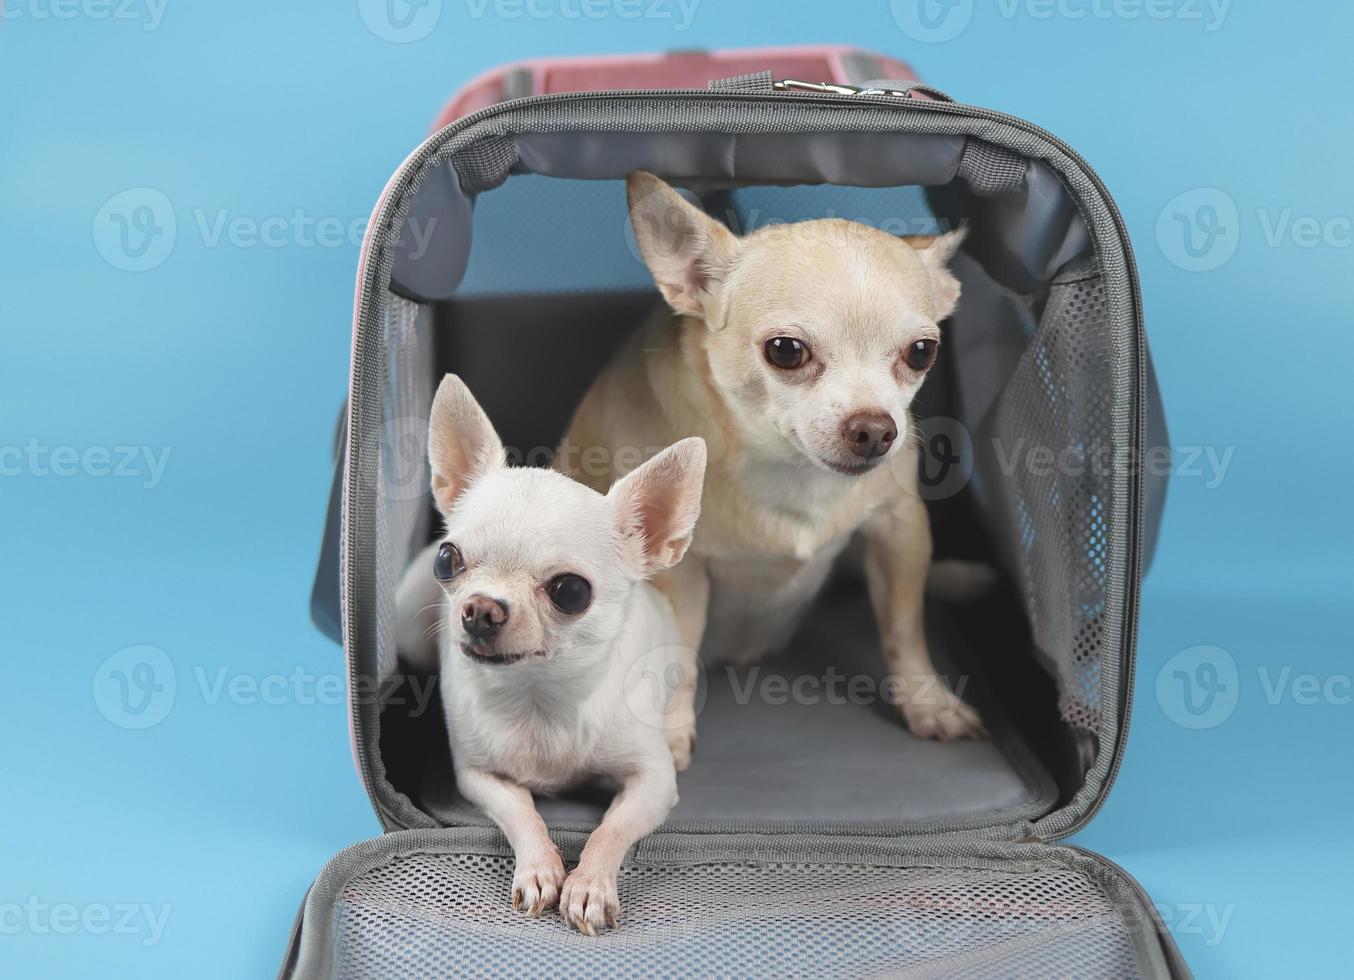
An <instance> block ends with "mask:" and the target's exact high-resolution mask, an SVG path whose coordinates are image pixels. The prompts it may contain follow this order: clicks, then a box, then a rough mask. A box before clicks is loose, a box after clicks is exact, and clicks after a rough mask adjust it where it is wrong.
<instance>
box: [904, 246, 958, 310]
mask: <svg viewBox="0 0 1354 980" xmlns="http://www.w3.org/2000/svg"><path fill="white" fill-rule="evenodd" d="M967 234H968V228H966V227H965V228H956V229H955V230H954V231H947V232H946V233H945V234H943V235H904V236H903V241H905V242H907V243H908V244H909V245H911V246H912V250H913V251H915V252H916V253H917V254H918V255H919V256H921V260H922V262H923V263H924V264H925V266H926V271H927V272H928V273H930V275H931V295H932V296H934V297H935V301H936V310H935V318H936V320H937V322H939V321H940V320H943V319H945V318H946V317H947V316H949V315H950V314H951V313H953V312H954V308H955V307H956V306H958V305H959V289H960V287H959V280H958V279H956V278H955V275H954V273H953V272H951V271H950V259H952V258H954V255H955V253H956V252H958V251H959V246H960V245H961V244H963V241H964V236H966V235H967Z"/></svg>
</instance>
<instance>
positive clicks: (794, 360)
mask: <svg viewBox="0 0 1354 980" xmlns="http://www.w3.org/2000/svg"><path fill="white" fill-rule="evenodd" d="M762 353H763V354H765V355H766V360H767V363H769V364H770V365H771V366H772V367H778V368H780V369H781V370H782V371H793V370H794V369H795V368H801V367H803V366H804V365H805V364H807V363H809V348H808V347H807V346H806V345H805V344H804V343H803V342H802V341H799V340H795V338H793V337H772V338H771V339H770V340H768V341H767V342H766V344H765V345H764V346H763V347H762Z"/></svg>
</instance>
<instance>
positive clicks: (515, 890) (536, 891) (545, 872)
mask: <svg viewBox="0 0 1354 980" xmlns="http://www.w3.org/2000/svg"><path fill="white" fill-rule="evenodd" d="M563 883H564V862H563V861H562V860H561V859H560V856H559V852H557V851H553V850H552V851H549V852H547V853H545V854H542V855H541V856H539V857H528V858H522V857H519V858H518V859H517V867H516V868H515V869H514V870H513V876H512V907H513V908H514V909H516V910H517V911H519V912H524V913H525V914H527V915H529V916H530V917H531V918H533V919H537V918H540V915H541V913H542V912H545V911H546V910H548V909H553V908H554V907H555V906H556V905H558V904H559V893H560V887H561V886H562V885H563Z"/></svg>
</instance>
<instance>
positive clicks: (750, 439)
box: [560, 172, 985, 769]
mask: <svg viewBox="0 0 1354 980" xmlns="http://www.w3.org/2000/svg"><path fill="white" fill-rule="evenodd" d="M628 190H629V199H630V216H631V220H632V223H633V225H634V229H635V237H636V240H637V242H638V245H639V249H640V252H641V253H642V255H643V257H644V260H645V262H646V263H647V264H648V266H649V269H650V271H651V272H652V273H653V277H654V281H655V283H656V284H657V286H658V289H659V291H660V292H661V293H662V294H663V298H664V299H665V300H666V301H667V304H668V306H669V307H670V310H668V309H665V310H662V311H660V312H658V313H657V314H656V315H655V316H654V318H653V319H652V320H651V321H650V322H649V323H648V324H646V325H645V326H644V327H642V328H641V329H640V330H639V331H638V332H637V333H636V335H635V336H634V337H633V338H632V339H631V340H630V342H629V343H627V344H626V346H625V347H624V348H623V349H622V350H620V351H619V352H618V353H617V355H616V357H615V358H614V359H613V360H612V362H611V364H610V365H609V366H608V367H607V368H606V369H605V370H604V371H603V372H602V374H601V376H600V377H599V378H598V379H597V381H596V382H595V383H594V384H593V386H592V388H591V390H590V391H589V392H588V394H587V396H586V397H585V398H584V400H583V403H582V405H581V406H580V407H579V409H578V412H577V414H576V415H575V416H574V419H573V422H572V424H571V426H570V428H569V432H568V434H567V436H566V437H565V443H564V446H563V447H562V451H561V453H560V460H561V462H560V466H561V468H562V469H563V470H564V471H565V472H567V473H569V474H570V475H571V476H574V477H575V478H577V479H579V480H582V481H584V482H587V483H589V484H592V485H595V486H606V485H607V483H609V482H610V481H611V480H612V479H614V478H615V477H616V476H617V475H619V473H620V472H621V471H622V470H623V469H624V467H622V466H619V465H617V463H618V461H619V460H620V459H621V456H622V454H623V453H627V452H631V451H633V450H635V449H640V450H648V447H654V446H663V445H667V444H669V443H671V442H673V441H674V440H675V439H678V438H682V437H684V436H703V437H704V438H705V439H706V440H707V442H709V444H710V480H709V486H708V489H707V492H706V495H705V508H704V514H703V516H702V518H701V523H700V527H699V528H698V530H697V533H696V540H695V544H694V545H693V547H692V548H691V554H690V555H689V556H688V557H687V559H686V560H685V561H684V562H683V563H682V564H681V565H680V566H679V567H678V568H676V569H674V570H673V571H672V572H670V573H666V574H665V575H664V576H662V577H661V578H660V579H659V580H658V582H657V584H658V585H659V587H660V588H662V589H663V590H664V591H665V592H666V593H667V594H668V595H670V596H671V597H672V601H673V605H674V607H675V608H676V610H677V614H678V619H679V622H680V623H681V625H682V629H683V635H684V638H685V643H686V645H687V646H688V647H690V648H692V649H700V651H701V654H702V656H703V657H704V658H705V660H706V662H707V663H711V662H717V661H721V660H723V661H729V660H733V661H741V662H744V663H746V662H749V661H751V660H755V659H757V658H759V657H761V656H762V655H763V654H765V653H768V652H771V651H773V650H775V649H777V648H778V647H780V646H782V645H783V644H784V643H785V642H786V641H787V640H788V639H789V638H790V637H791V635H792V634H793V633H794V631H795V629H796V628H797V627H798V625H799V623H800V620H801V619H802V617H803V615H804V613H805V611H806V610H807V609H808V608H809V606H810V605H811V603H812V602H813V599H814V598H815V596H816V595H817V593H818V592H819V590H820V589H821V587H822V585H823V583H824V581H825V580H826V578H827V576H828V573H829V571H830V570H831V568H832V566H833V563H834V561H835V560H836V559H837V557H838V556H839V555H840V554H841V553H842V551H843V549H844V548H845V547H846V545H847V543H848V541H849V540H850V538H851V537H852V536H853V535H855V534H856V533H857V532H859V533H860V534H861V536H862V537H863V538H864V544H865V570H866V576H867V579H868V582H869V591H870V597H871V599H872V600H873V603H874V609H875V614H876V618H877V619H878V622H879V626H880V629H881V633H882V636H881V640H882V646H883V654H884V659H885V661H886V663H887V665H888V667H889V669H890V671H891V672H892V673H893V674H894V675H896V676H897V677H898V678H900V680H901V682H902V683H901V691H900V693H901V704H900V707H901V710H902V713H903V715H904V716H905V717H906V719H907V722H908V724H909V725H910V727H911V729H912V731H913V733H915V734H916V735H919V736H921V737H924V738H939V739H952V738H977V737H981V736H983V735H984V734H985V728H984V726H983V723H982V721H981V719H980V718H979V716H978V713H977V712H976V711H975V710H974V709H973V708H972V707H971V706H970V705H967V704H965V703H964V702H963V701H961V700H960V699H959V698H958V697H956V696H955V695H954V693H953V692H951V691H950V689H949V688H948V687H947V686H946V684H945V682H944V680H943V679H942V678H940V677H938V676H937V673H936V669H935V667H934V666H933V664H932V662H931V656H930V654H929V652H928V651H927V646H926V635H925V632H924V630H923V625H922V624H923V619H922V598H923V593H924V588H925V584H926V579H927V571H928V566H929V565H930V561H931V531H930V525H929V523H928V518H927V512H926V505H925V503H924V502H923V501H922V500H921V498H920V497H919V496H918V494H917V447H916V441H915V439H914V438H913V433H912V426H911V418H910V413H909V409H910V406H911V404H912V399H913V398H914V396H915V395H916V394H917V391H918V389H920V388H921V385H922V382H923V381H924V380H925V379H926V375H927V372H928V371H929V370H930V368H931V365H932V363H933V362H934V361H935V357H936V353H937V351H938V349H939V347H940V339H941V331H940V325H939V324H940V321H941V320H943V319H944V318H945V317H947V316H949V314H950V313H951V312H952V311H953V310H954V308H955V305H956V304H957V303H958V301H959V292H960V284H959V281H958V279H956V278H955V276H954V274H953V273H952V272H950V270H949V268H948V264H949V260H950V259H951V257H952V256H953V255H954V253H955V251H956V250H957V249H958V247H959V244H960V242H961V241H962V239H963V231H962V230H961V231H957V232H950V233H948V234H944V235H937V236H908V237H903V238H899V237H896V236H894V235H890V234H887V233H885V232H883V231H880V230H879V229H876V228H871V227H868V226H866V225H862V224H858V223H855V222H850V221H842V220H836V219H832V220H820V221H806V222H802V223H799V224H792V225H768V226H767V227H765V228H761V229H759V230H757V231H755V232H753V233H751V234H749V235H747V236H745V237H742V238H739V237H737V236H735V235H734V234H733V233H732V232H731V231H730V230H729V229H728V228H726V227H725V226H724V225H722V224H720V223H719V222H718V221H716V220H714V219H712V218H710V217H709V216H707V215H706V214H705V213H704V212H703V211H702V210H701V209H700V208H698V207H695V206H693V205H692V204H690V203H689V202H688V201H686V200H684V199H683V198H682V197H681V196H680V195H679V194H678V193H677V192H676V191H674V190H673V189H672V188H671V187H669V186H668V185H667V184H666V183H664V182H663V181H662V180H660V179H659V178H657V177H655V176H654V175H653V174H649V173H644V172H636V173H633V174H631V175H630V180H629V187H628ZM599 447H600V448H602V449H604V450H607V451H608V453H609V455H607V458H608V459H609V460H610V461H611V465H610V466H609V467H600V468H589V466H588V465H587V464H588V462H589V460H593V459H596V458H597V454H596V453H594V452H593V450H594V449H596V448H599ZM578 450H581V453H579V452H578ZM649 451H651V450H649ZM604 455H606V454H604ZM695 669H696V668H695V661H694V659H693V660H692V661H690V662H689V663H688V669H687V678H686V688H685V690H684V692H680V693H679V696H678V698H677V699H676V700H675V701H674V704H673V709H672V714H673V718H672V719H671V724H670V734H671V738H672V749H673V753H674V755H675V757H676V758H677V762H678V767H679V769H680V768H681V767H683V766H684V765H685V764H686V761H687V758H688V756H689V754H690V749H691V744H692V742H693V740H694V737H695V714H694V711H693V708H692V693H691V692H692V690H693V688H694V678H695Z"/></svg>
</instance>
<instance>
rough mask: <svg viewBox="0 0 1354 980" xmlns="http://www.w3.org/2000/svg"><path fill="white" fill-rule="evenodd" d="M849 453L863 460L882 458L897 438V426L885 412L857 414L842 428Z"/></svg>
mask: <svg viewBox="0 0 1354 980" xmlns="http://www.w3.org/2000/svg"><path fill="white" fill-rule="evenodd" d="M842 438H844V439H845V440H846V444H847V445H848V446H850V447H851V452H853V453H855V454H856V455H857V456H860V457H862V458H864V459H873V458H874V457H875V456H883V455H884V454H885V453H886V452H888V451H889V448H890V447H891V446H892V445H893V440H894V439H897V438H898V426H897V424H896V423H895V422H894V421H893V416H892V415H889V414H888V413H887V412H857V413H856V414H855V415H852V416H851V417H850V418H849V419H847V420H846V424H845V425H843V426H842Z"/></svg>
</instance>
